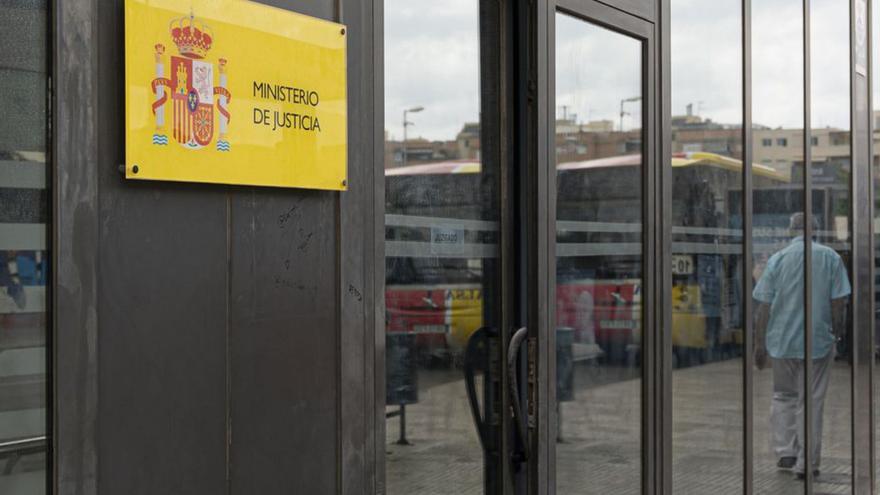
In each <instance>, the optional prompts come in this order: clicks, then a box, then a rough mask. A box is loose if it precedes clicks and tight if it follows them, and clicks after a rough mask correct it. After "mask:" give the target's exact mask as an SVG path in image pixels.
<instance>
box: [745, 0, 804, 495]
mask: <svg viewBox="0 0 880 495" xmlns="http://www.w3.org/2000/svg"><path fill="white" fill-rule="evenodd" d="M752 9H753V10H752V46H753V52H752V67H753V69H752V70H753V72H752V109H753V133H754V134H753V141H752V148H753V152H754V163H753V164H752V166H753V182H754V193H753V196H752V200H753V211H754V217H753V232H752V235H753V239H754V245H753V249H754V259H753V262H754V266H753V282H754V285H755V286H754V291H753V293H752V295H753V298H754V308H755V309H754V315H753V323H754V326H755V335H754V338H755V346H756V350H755V362H756V365H757V367H758V369H756V370H755V371H754V442H755V445H754V473H755V493H760V494H777V493H803V490H804V486H803V482H802V481H798V480H797V479H796V478H795V477H794V476H793V475H792V473H791V471H792V470H793V469H794V468H795V464H796V462H797V458H798V457H799V456H802V455H803V449H802V448H801V446H802V445H803V442H804V440H803V433H804V432H803V429H802V428H800V427H799V426H798V425H799V423H801V422H802V416H803V407H802V404H803V402H802V398H803V396H804V390H805V389H804V386H803V383H804V377H803V368H804V359H803V357H804V339H805V332H804V283H803V280H804V252H805V250H804V247H805V243H804V239H803V224H804V215H803V214H804V158H803V150H804V136H803V132H804V131H803V126H804V120H803V118H804V114H803V94H804V93H803V87H804V80H803V9H802V2H801V1H800V0H779V1H775V2H753V4H752ZM782 54H785V55H784V56H782ZM814 201H815V197H814ZM812 252H814V253H815V250H813V251H812ZM817 258H818V257H817ZM814 283H815V282H814Z"/></svg>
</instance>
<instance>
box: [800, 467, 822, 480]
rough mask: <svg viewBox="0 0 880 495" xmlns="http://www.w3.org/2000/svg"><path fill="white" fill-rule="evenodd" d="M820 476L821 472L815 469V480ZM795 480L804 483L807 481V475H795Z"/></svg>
mask: <svg viewBox="0 0 880 495" xmlns="http://www.w3.org/2000/svg"><path fill="white" fill-rule="evenodd" d="M818 476H819V470H818V469H814V470H813V478H817V477H818ZM794 479H796V480H798V481H803V480H805V479H807V473H794Z"/></svg>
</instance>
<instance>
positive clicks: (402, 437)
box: [396, 404, 412, 445]
mask: <svg viewBox="0 0 880 495" xmlns="http://www.w3.org/2000/svg"><path fill="white" fill-rule="evenodd" d="M398 416H400V435H399V436H398V437H397V442H396V443H397V445H412V444H411V443H409V440H407V439H406V404H401V405H400V413H399V414H398Z"/></svg>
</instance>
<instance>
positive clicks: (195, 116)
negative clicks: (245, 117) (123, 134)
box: [152, 14, 232, 151]
mask: <svg viewBox="0 0 880 495" xmlns="http://www.w3.org/2000/svg"><path fill="white" fill-rule="evenodd" d="M169 31H170V34H171V39H172V41H173V42H174V44H175V45H176V46H177V51H178V54H179V55H172V56H171V65H170V70H171V71H170V75H171V77H170V78H168V77H165V60H164V55H165V46H164V45H162V44H161V43H159V44H157V45H156V46H155V49H156V78H155V79H153V83H152V89H153V93H154V95H155V98H154V100H153V104H152V107H153V115H154V116H155V119H156V132H155V134H153V144H154V145H157V146H165V145H167V144H168V136H167V135H166V134H165V132H166V131H165V104H166V103H167V102H168V97H169V95H170V96H171V108H172V114H171V121H172V126H171V127H172V135H173V137H174V140H175V141H177V142H178V143H180V144H181V145H182V146H184V147H186V148H189V149H199V148H204V147H206V146H209V145H210V144H211V142H212V140H213V139H214V105H215V102H214V99H215V97H216V99H217V101H216V105H217V112H218V113H219V114H220V115H219V119H218V120H219V129H218V131H219V137H218V139H217V144H216V147H217V150H219V151H229V149H230V147H229V141H227V131H228V128H229V118H230V115H229V109H228V104H229V100H230V99H231V98H232V95H231V94H230V93H229V90H228V89H227V87H226V86H227V79H226V59H223V58H220V59H218V60H217V68H218V71H219V73H220V76H219V83H220V84H219V86H214V64H212V63H211V62H209V61H207V60H206V59H205V57H206V56H207V54H208V51H209V50H210V49H211V45H212V44H213V42H214V39H213V35H212V32H211V29H210V27H208V25H207V24H205V23H204V22H201V21H200V20H199V19H196V18H195V16H194V15H192V14H190V15H189V16H188V17H186V16H184V17H180V18H177V19H173V20H172V21H171V23H170V25H169Z"/></svg>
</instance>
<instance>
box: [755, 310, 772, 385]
mask: <svg viewBox="0 0 880 495" xmlns="http://www.w3.org/2000/svg"><path fill="white" fill-rule="evenodd" d="M769 321H770V305H769V304H767V303H765V302H758V308H757V318H756V321H755V366H757V367H758V369H764V367H765V366H767V340H766V336H767V324H768V322H769Z"/></svg>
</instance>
